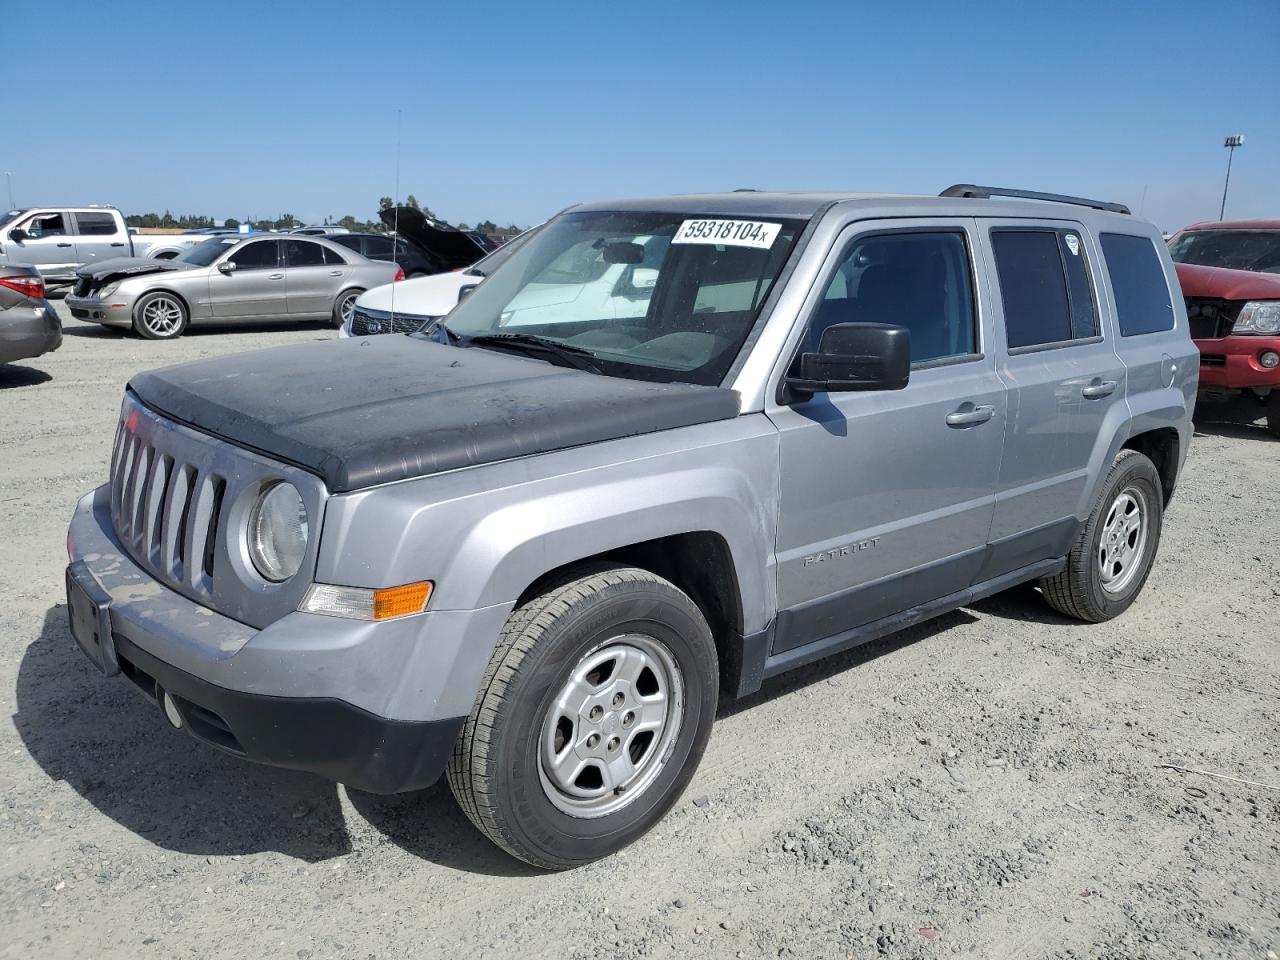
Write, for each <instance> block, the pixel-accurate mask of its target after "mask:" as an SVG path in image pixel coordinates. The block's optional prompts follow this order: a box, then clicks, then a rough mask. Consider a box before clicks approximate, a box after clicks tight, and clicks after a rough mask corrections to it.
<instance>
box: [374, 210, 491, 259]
mask: <svg viewBox="0 0 1280 960" xmlns="http://www.w3.org/2000/svg"><path fill="white" fill-rule="evenodd" d="M378 216H379V217H380V218H381V220H382V222H383V223H384V224H386V226H387V229H388V230H394V231H397V232H398V233H399V235H400V236H401V237H403V238H404V239H405V240H408V241H409V242H410V243H412V244H413V245H414V246H415V247H418V248H419V249H421V250H422V252H423V253H425V254H426V255H427V256H428V257H430V258H431V259H433V260H437V261H439V262H440V264H441V266H442V267H443V268H444V269H445V270H457V269H460V268H462V267H469V266H471V265H472V264H473V263H475V262H476V261H477V260H479V259H480V258H481V257H483V256H484V255H485V254H487V253H488V252H489V251H488V250H485V249H484V247H482V246H480V244H478V243H476V242H475V241H474V240H472V239H471V237H469V236H467V235H466V234H465V233H463V232H462V231H461V230H459V229H458V228H457V227H455V226H453V225H451V224H448V223H445V222H444V221H443V220H435V219H433V218H431V217H428V216H427V215H426V214H425V213H423V212H422V211H421V210H415V209H414V208H413V207H388V208H387V209H385V210H379V211H378Z"/></svg>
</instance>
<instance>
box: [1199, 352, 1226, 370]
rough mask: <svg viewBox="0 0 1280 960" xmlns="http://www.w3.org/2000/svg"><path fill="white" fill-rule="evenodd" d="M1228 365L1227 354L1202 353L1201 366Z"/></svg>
mask: <svg viewBox="0 0 1280 960" xmlns="http://www.w3.org/2000/svg"><path fill="white" fill-rule="evenodd" d="M1226 365H1227V357H1226V354H1222V353H1202V354H1200V366H1202V367H1225V366H1226Z"/></svg>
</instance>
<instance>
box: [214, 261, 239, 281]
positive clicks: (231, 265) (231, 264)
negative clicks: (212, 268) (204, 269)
mask: <svg viewBox="0 0 1280 960" xmlns="http://www.w3.org/2000/svg"><path fill="white" fill-rule="evenodd" d="M218 272H219V273H220V274H222V275H223V276H226V277H229V276H231V275H232V274H233V273H235V272H236V262H235V261H234V260H223V261H222V262H221V263H220V264H218Z"/></svg>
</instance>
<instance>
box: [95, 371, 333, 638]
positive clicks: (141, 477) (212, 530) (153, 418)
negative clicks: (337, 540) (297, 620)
mask: <svg viewBox="0 0 1280 960" xmlns="http://www.w3.org/2000/svg"><path fill="white" fill-rule="evenodd" d="M119 423H120V425H119V427H118V429H117V430H116V441H115V447H114V449H113V450H112V454H111V474H110V478H109V479H110V482H109V484H108V493H109V507H110V512H111V526H112V528H113V529H114V531H115V535H116V539H117V541H118V542H119V544H120V549H121V550H122V551H123V552H124V553H126V554H128V555H129V557H130V558H132V560H133V561H134V562H135V563H136V564H137V565H138V566H139V567H141V568H142V569H143V570H145V571H146V572H147V574H148V575H149V576H151V577H152V578H154V579H155V580H156V581H159V582H160V583H162V584H164V586H166V587H168V588H170V589H171V590H174V591H176V592H177V593H180V594H182V595H183V596H185V597H187V598H188V599H190V600H194V601H195V602H196V603H200V604H203V605H204V606H206V607H209V608H211V609H213V610H216V611H218V612H219V613H221V614H224V615H225V616H228V617H231V618H232V619H234V620H238V621H239V622H241V623H244V624H248V625H249V626H251V627H259V628H261V627H264V626H266V625H267V624H269V623H274V622H275V621H276V620H279V619H280V618H281V617H283V616H285V615H286V614H288V613H291V612H293V611H294V610H296V609H297V608H298V604H299V603H301V602H302V598H303V596H305V594H306V590H307V587H308V586H309V585H310V572H311V571H313V570H314V569H315V559H316V553H317V546H318V543H319V536H318V533H319V530H320V529H321V526H322V524H323V517H324V507H325V499H326V494H325V489H324V483H323V481H321V480H320V478H319V477H317V476H315V475H314V474H311V473H308V472H306V471H304V470H299V469H297V468H296V467H292V466H290V465H288V464H284V463H280V462H278V461H275V460H270V459H268V458H266V457H263V456H260V455H259V454H257V453H255V452H252V451H249V450H244V449H241V448H240V447H237V446H235V445H233V444H230V443H227V442H226V441H224V440H221V439H219V438H217V437H214V436H211V435H209V434H207V433H203V432H202V431H199V430H195V429H193V428H191V427H187V426H184V425H182V424H178V423H174V422H173V421H172V420H169V419H167V418H165V417H164V416H162V415H160V414H158V413H156V412H155V411H153V410H151V409H149V408H148V407H146V406H145V405H144V404H143V403H142V402H141V401H140V400H139V399H138V397H137V396H135V395H134V394H133V393H132V392H126V393H125V399H124V405H123V407H122V408H121V411H120V422H119ZM281 480H284V481H288V482H289V483H291V484H293V486H294V488H295V489H297V491H298V493H299V495H300V496H301V497H302V501H303V505H304V506H305V508H306V511H307V518H308V524H309V526H310V527H311V529H312V531H314V532H313V534H312V536H311V537H310V539H309V541H308V543H307V548H306V552H305V554H304V556H303V561H302V569H303V570H304V571H306V572H305V573H300V574H299V575H298V576H295V577H293V578H292V579H290V580H287V581H285V582H284V583H268V582H267V581H265V580H263V579H262V578H261V577H260V576H259V575H258V574H257V572H256V571H255V570H254V569H253V566H252V563H251V562H250V561H249V559H248V557H247V555H246V554H245V551H244V540H243V536H244V529H245V526H246V524H247V522H248V514H249V512H250V510H251V509H252V506H253V504H254V503H255V502H256V501H257V498H258V497H259V496H260V494H261V492H262V491H263V490H264V489H266V488H267V487H269V486H270V485H271V484H273V483H277V482H279V481H281Z"/></svg>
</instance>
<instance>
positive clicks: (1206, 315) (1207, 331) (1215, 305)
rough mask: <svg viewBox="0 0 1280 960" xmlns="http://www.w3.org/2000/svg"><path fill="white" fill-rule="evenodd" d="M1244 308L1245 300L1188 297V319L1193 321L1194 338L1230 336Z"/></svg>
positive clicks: (1192, 331) (1208, 338)
mask: <svg viewBox="0 0 1280 960" xmlns="http://www.w3.org/2000/svg"><path fill="white" fill-rule="evenodd" d="M1243 309H1244V301H1243V300H1223V299H1222V298H1221V297H1187V319H1188V320H1189V321H1191V339H1192V340H1221V339H1222V338H1223V337H1226V336H1230V334H1231V328H1232V327H1234V326H1235V323H1236V320H1237V319H1239V317H1240V311H1241V310H1243Z"/></svg>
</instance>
